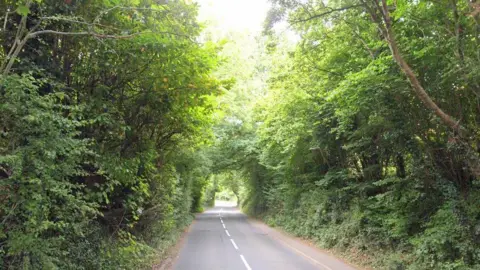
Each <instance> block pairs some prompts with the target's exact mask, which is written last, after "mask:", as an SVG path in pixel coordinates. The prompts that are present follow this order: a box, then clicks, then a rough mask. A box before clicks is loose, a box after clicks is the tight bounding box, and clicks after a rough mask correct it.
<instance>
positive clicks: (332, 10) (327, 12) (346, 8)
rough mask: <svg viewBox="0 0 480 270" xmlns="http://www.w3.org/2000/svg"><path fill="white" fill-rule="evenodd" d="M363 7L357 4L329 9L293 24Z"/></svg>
mask: <svg viewBox="0 0 480 270" xmlns="http://www.w3.org/2000/svg"><path fill="white" fill-rule="evenodd" d="M362 6H363V5H362V4H357V5H351V6H346V7H341V8H328V9H329V10H328V11H325V12H323V13H320V14H315V15H312V16H310V17H308V18H305V19H300V20H295V21H292V22H291V23H294V24H295V23H302V22H307V21H310V20H314V19H318V18H321V17H323V16H326V15H328V14H332V13H334V12H338V11H343V10H348V9H352V8H357V7H362Z"/></svg>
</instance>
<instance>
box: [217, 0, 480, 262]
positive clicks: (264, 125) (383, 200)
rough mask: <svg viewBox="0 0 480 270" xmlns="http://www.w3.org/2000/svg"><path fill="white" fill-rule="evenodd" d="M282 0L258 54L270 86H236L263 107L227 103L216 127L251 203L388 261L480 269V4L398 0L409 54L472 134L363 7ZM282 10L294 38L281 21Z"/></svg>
mask: <svg viewBox="0 0 480 270" xmlns="http://www.w3.org/2000/svg"><path fill="white" fill-rule="evenodd" d="M273 2H274V3H275V4H276V5H275V6H274V10H273V11H272V12H271V14H270V16H269V18H268V19H269V20H270V21H269V22H267V23H266V25H267V26H268V27H270V28H269V29H267V31H266V33H267V34H268V36H267V37H265V38H264V39H259V40H261V41H260V42H258V43H261V44H264V43H265V44H266V49H265V50H262V49H259V52H258V53H257V56H256V57H252V58H253V59H254V62H255V65H256V66H257V69H258V70H260V71H258V72H257V73H254V74H253V75H251V77H253V78H255V76H259V77H261V75H263V74H262V72H261V70H265V69H266V70H268V81H265V79H264V83H267V85H268V89H267V90H265V89H262V90H260V89H257V91H259V92H261V93H262V95H260V97H259V96H254V95H249V94H243V95H242V93H241V92H240V91H237V90H236V89H235V87H234V88H233V91H234V92H235V93H236V94H237V95H239V96H241V98H237V100H231V101H229V103H230V104H231V107H230V108H235V107H236V106H245V107H248V106H251V107H252V111H251V113H250V114H249V113H247V112H245V111H242V112H236V111H234V110H230V111H228V110H227V111H226V114H227V115H228V118H227V117H226V118H225V120H224V121H223V122H221V124H220V125H218V129H219V131H218V132H217V133H218V134H220V135H221V136H217V139H218V143H217V146H216V147H217V148H218V149H217V153H218V154H219V155H220V157H218V160H228V161H229V163H227V164H233V165H230V166H226V167H227V170H236V171H238V172H241V175H242V176H243V177H244V178H245V179H244V182H243V184H244V190H245V191H244V193H243V195H244V196H243V198H242V201H243V205H242V206H243V209H244V211H245V212H247V213H248V214H251V215H257V216H261V217H263V218H264V219H265V220H266V221H267V222H268V223H269V224H271V225H275V226H281V227H283V228H284V229H286V230H288V231H290V232H292V233H294V234H296V235H299V236H302V237H305V238H309V239H313V240H314V241H316V242H317V243H318V244H319V245H321V246H323V247H326V248H332V249H336V250H337V251H339V252H341V253H343V254H344V255H345V256H350V257H352V259H353V260H355V261H357V262H358V263H360V264H365V265H368V266H373V267H377V268H379V269H476V268H478V267H479V264H480V258H479V257H478V256H479V255H478V250H480V246H479V243H480V242H479V241H478V240H479V234H478V224H479V222H480V216H479V215H478V203H474V202H475V201H479V198H480V197H479V193H478V192H479V186H478V179H476V178H477V174H476V173H475V169H473V168H475V166H472V163H471V162H470V161H469V160H473V159H475V157H476V155H477V154H478V153H476V152H478V151H477V150H474V149H478V147H477V146H478V136H477V135H478V124H479V123H478V117H477V115H478V113H479V111H478V106H477V103H478V102H479V99H478V97H479V95H478V89H479V88H478V83H477V82H476V81H475V80H476V79H475V78H477V76H476V75H474V74H478V66H479V60H480V58H478V56H479V55H478V45H479V44H480V43H479V40H478V38H476V35H477V34H478V22H479V21H478V16H470V15H469V14H470V13H469V12H471V10H472V7H471V6H470V7H469V6H468V5H467V3H466V2H461V1H433V2H432V1H420V2H415V1H388V3H389V5H391V6H390V11H391V15H392V18H393V19H394V23H393V24H392V25H393V30H394V31H395V33H396V38H397V39H398V43H399V44H398V45H399V47H400V50H401V53H402V55H403V57H404V58H405V60H406V61H407V62H408V64H409V65H410V66H411V67H412V69H413V70H414V72H415V75H416V76H418V79H419V81H420V83H421V84H422V86H423V88H425V89H426V91H427V92H428V94H429V95H430V96H431V97H432V99H433V100H434V101H435V102H436V104H437V105H438V106H439V107H441V108H442V109H443V110H444V111H445V112H447V113H448V114H449V115H453V116H454V118H456V119H461V120H460V122H461V125H462V126H463V127H464V128H465V129H466V130H468V131H469V134H471V137H469V138H468V139H465V138H462V137H460V136H458V134H456V133H455V132H452V130H450V129H448V128H446V127H445V125H444V124H443V123H442V122H441V121H440V120H439V119H437V118H436V116H435V115H434V114H433V113H432V112H431V111H430V110H429V109H427V108H426V107H425V106H424V104H423V103H421V102H420V101H419V99H418V97H417V95H416V94H415V93H414V92H413V91H412V89H411V86H410V84H409V83H408V81H407V80H406V79H405V77H404V74H403V73H402V72H401V70H400V69H399V68H398V66H397V65H396V63H395V62H394V59H393V57H392V53H391V51H390V49H389V46H388V44H387V42H385V40H384V37H383V36H382V35H380V34H379V32H378V29H377V26H376V25H375V23H373V22H372V21H371V18H370V17H369V16H367V15H366V14H367V12H366V11H365V8H364V6H362V5H356V4H355V3H356V2H355V3H353V2H351V1H333V2H328V3H320V2H318V1H306V2H305V1H304V3H301V4H300V3H299V2H298V1H273ZM367 2H369V1H367ZM325 5H327V6H325ZM352 5H353V6H352ZM350 6H352V7H350ZM344 7H350V8H344ZM336 9H341V11H335V10H336ZM287 15H288V16H287ZM315 15H317V16H315ZM312 16H313V17H312ZM282 18H286V19H287V21H288V22H290V23H291V26H292V27H293V28H294V29H295V32H296V34H298V36H297V37H298V38H299V39H300V40H299V41H298V42H294V44H293V45H292V44H291V43H292V42H291V39H290V40H289V38H288V37H287V38H286V37H284V36H282V34H281V33H277V32H276V30H275V27H272V25H274V24H275V22H276V21H278V20H281V19H282ZM265 40H266V41H265ZM267 53H268V54H267ZM265 67H266V68H265ZM264 68H265V69H264ZM263 78H265V76H264V77H263ZM252 96H254V97H252ZM250 98H252V99H255V100H254V101H251V100H250ZM245 104H246V105H245ZM244 115H248V118H246V117H242V116H244ZM232 119H240V120H241V121H232ZM468 149H470V150H468ZM474 209H476V210H474ZM379 254H383V255H382V256H379Z"/></svg>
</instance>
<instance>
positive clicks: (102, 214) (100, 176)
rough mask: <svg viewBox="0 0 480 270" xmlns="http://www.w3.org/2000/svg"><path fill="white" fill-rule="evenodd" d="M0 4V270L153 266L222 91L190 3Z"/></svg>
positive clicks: (200, 169)
mask: <svg viewBox="0 0 480 270" xmlns="http://www.w3.org/2000/svg"><path fill="white" fill-rule="evenodd" d="M0 9H1V10H3V11H6V10H7V9H9V10H15V11H16V13H17V14H11V13H9V16H7V17H5V20H3V19H2V25H3V22H5V29H4V30H5V31H2V35H1V37H0V42H1V43H2V49H1V50H2V52H1V53H0V62H2V66H1V67H0V69H1V70H0V71H1V73H2V74H3V75H1V77H0V130H1V131H0V132H1V134H0V180H1V184H0V221H1V223H0V229H1V232H2V233H1V234H0V238H1V239H0V268H2V269H151V267H152V265H153V264H154V263H158V260H162V259H163V258H164V256H165V252H166V251H167V250H168V248H169V247H170V246H171V245H172V244H174V243H175V241H176V239H177V237H178V235H179V233H180V232H181V231H182V229H183V228H184V227H185V226H187V225H188V224H189V223H190V221H191V220H192V212H196V211H201V207H202V204H203V201H202V200H203V193H204V191H205V187H206V185H207V184H208V183H207V179H208V177H209V175H210V174H211V171H210V170H211V162H210V160H208V159H207V158H205V155H204V153H202V152H201V151H198V149H199V147H200V146H201V145H204V144H205V143H207V142H208V140H210V139H211V138H212V132H211V124H212V123H213V117H212V114H213V112H214V106H215V99H216V97H217V96H218V95H219V94H220V90H219V89H220V85H221V83H220V82H219V81H218V80H216V79H215V78H214V77H213V75H212V72H213V71H214V69H215V68H216V67H217V65H218V58H217V51H218V47H217V45H216V44H213V43H210V42H205V43H203V44H200V43H197V42H196V41H195V40H196V39H197V38H198V35H199V33H200V31H201V28H200V27H199V25H198V24H197V23H196V22H195V18H196V13H197V6H196V5H191V4H187V3H185V2H183V1H169V3H163V4H162V3H158V1H120V0H119V1H86V2H85V1H83V2H82V1H25V2H22V3H20V4H19V5H18V6H17V5H16V3H11V1H4V2H2V3H0ZM17 40H21V41H22V42H20V43H19V42H17Z"/></svg>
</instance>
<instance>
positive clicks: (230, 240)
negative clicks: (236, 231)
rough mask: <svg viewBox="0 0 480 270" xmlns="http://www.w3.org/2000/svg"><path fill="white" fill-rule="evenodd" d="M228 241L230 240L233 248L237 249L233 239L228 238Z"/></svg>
mask: <svg viewBox="0 0 480 270" xmlns="http://www.w3.org/2000/svg"><path fill="white" fill-rule="evenodd" d="M230 241H232V244H233V247H234V248H235V249H238V247H237V244H235V241H233V239H230Z"/></svg>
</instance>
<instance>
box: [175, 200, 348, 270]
mask: <svg viewBox="0 0 480 270" xmlns="http://www.w3.org/2000/svg"><path fill="white" fill-rule="evenodd" d="M281 235H283V234H281V233H279V232H278V231H275V230H273V229H271V228H268V226H266V225H264V224H261V225H259V224H256V223H255V222H250V221H248V219H247V217H246V216H245V215H244V214H242V213H241V212H240V211H238V209H236V208H234V207H225V206H223V207H220V206H217V207H215V208H213V209H210V210H208V211H206V212H204V213H202V214H200V215H198V216H197V218H196V221H195V223H194V224H193V226H192V227H191V229H190V231H189V233H188V234H187V236H186V239H185V240H184V244H183V247H182V248H181V250H180V253H179V256H178V258H177V260H176V262H175V264H174V267H173V268H174V269H176V270H216V269H232V270H268V269H272V270H284V269H299V270H314V269H315V270H317V269H322V270H337V269H338V270H354V268H353V267H351V266H349V265H347V264H345V263H343V262H341V261H340V260H338V259H336V258H334V257H331V256H329V255H327V254H325V253H322V252H321V251H319V250H317V249H315V248H313V247H311V246H308V245H307V244H305V243H303V242H302V241H299V240H298V239H293V238H291V237H289V238H288V239H286V238H285V236H281Z"/></svg>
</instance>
